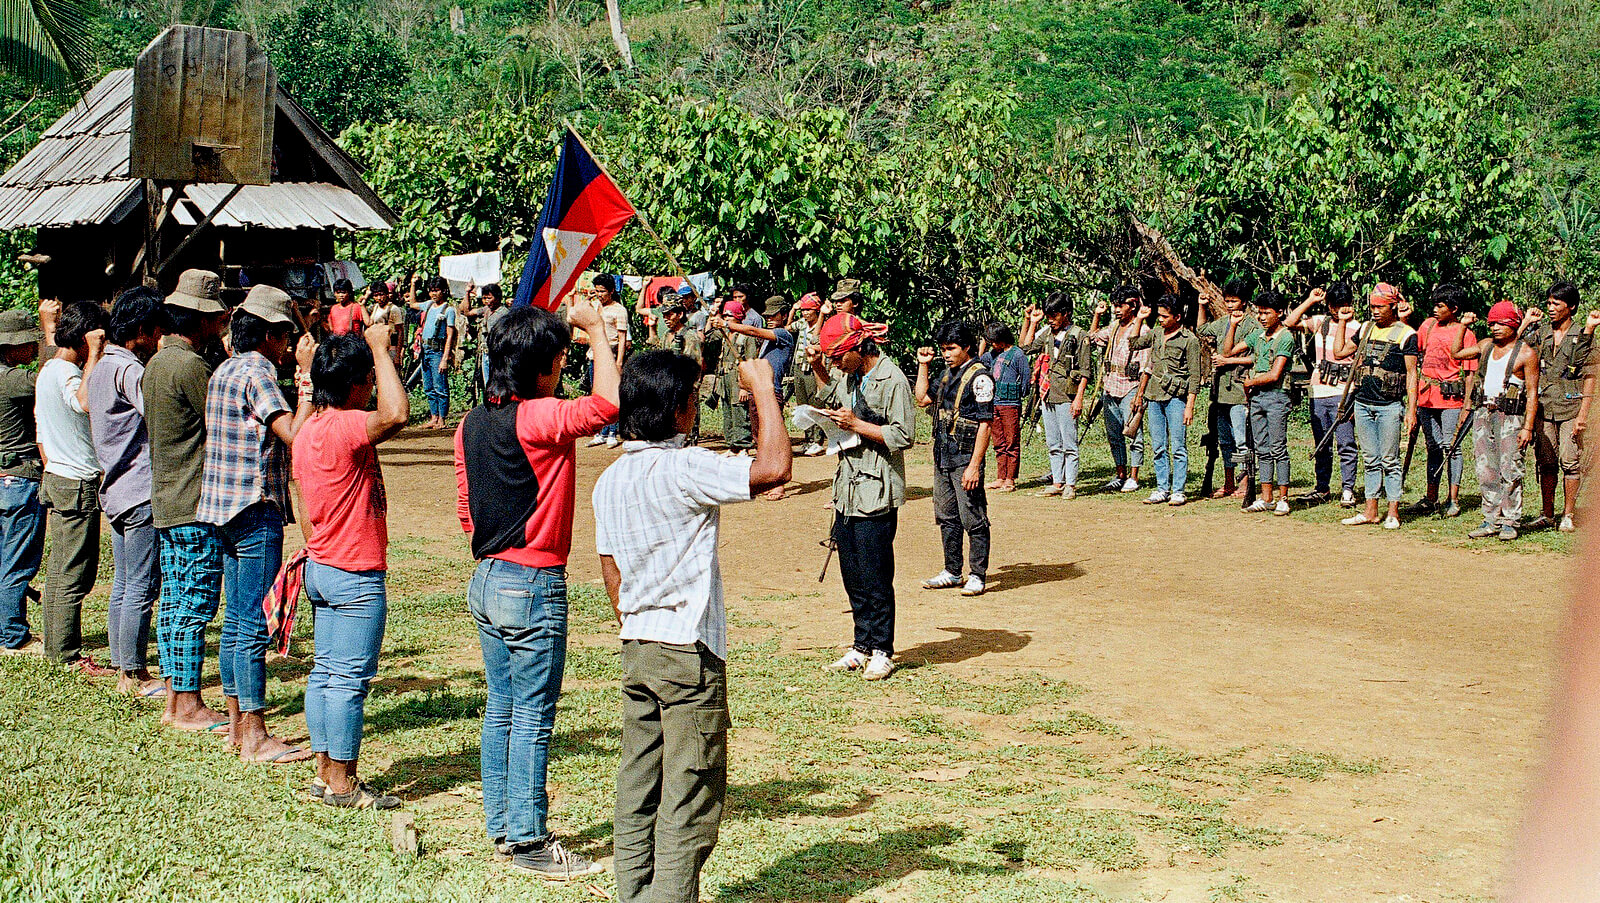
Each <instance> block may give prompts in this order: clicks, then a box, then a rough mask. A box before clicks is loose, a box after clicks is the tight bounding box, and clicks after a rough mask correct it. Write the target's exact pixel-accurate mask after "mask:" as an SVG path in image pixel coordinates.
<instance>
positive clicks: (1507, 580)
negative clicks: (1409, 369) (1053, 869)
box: [383, 430, 1571, 901]
mask: <svg viewBox="0 0 1600 903" xmlns="http://www.w3.org/2000/svg"><path fill="white" fill-rule="evenodd" d="M918 451H919V452H920V454H914V455H913V463H912V464H911V466H910V468H909V471H910V473H909V477H910V484H911V495H912V497H913V500H912V501H910V502H909V503H908V504H907V505H906V507H905V508H904V509H903V510H902V512H901V520H900V533H899V539H898V541H897V543H896V549H895V554H896V559H897V565H898V567H897V579H896V585H897V588H898V591H899V611H898V624H897V645H898V646H899V658H900V659H901V660H904V661H929V662H933V663H936V664H938V665H939V666H940V669H941V670H942V671H944V672H946V673H949V674H952V675H955V676H958V677H962V678H966V679H971V680H974V681H979V682H989V681H995V680H999V679H1002V678H1004V677H1006V676H1008V675H1011V674H1015V673H1023V672H1039V673H1041V674H1044V675H1047V676H1050V677H1055V678H1059V679H1063V680H1067V681H1070V682H1072V683H1074V684H1078V685H1081V686H1083V687H1086V688H1088V690H1089V692H1088V694H1087V695H1086V697H1085V698H1084V699H1083V700H1082V704H1083V705H1084V706H1085V707H1092V708H1093V709H1094V711H1096V712H1097V713H1099V714H1100V715H1103V716H1105V717H1108V718H1111V719H1113V720H1114V721H1116V722H1117V723H1119V724H1120V725H1122V726H1123V727H1124V729H1125V730H1127V731H1128V732H1129V733H1130V734H1131V735H1133V736H1135V737H1137V738H1139V739H1141V740H1143V741H1145V742H1150V743H1157V742H1160V743H1170V744H1173V745H1177V746H1187V747H1192V748H1201V749H1211V750H1226V749H1233V748H1239V747H1260V746H1264V745H1266V746H1270V745H1274V744H1286V745H1290V746H1294V747H1299V748H1305V749H1312V750H1317V751H1321V752H1327V753H1332V754H1335V755H1337V756H1340V757H1344V758H1348V759H1352V760H1370V759H1381V760H1382V761H1383V763H1384V766H1385V767H1384V769H1383V772H1382V773H1381V774H1380V775H1378V776H1377V777H1375V778H1373V779H1372V780H1370V781H1368V782H1366V783H1363V784H1361V785H1360V787H1359V788H1358V789H1357V790H1356V791H1353V792H1352V791H1350V790H1348V789H1346V788H1324V785H1313V786H1312V787H1311V788H1310V790H1309V792H1305V793H1298V794H1295V795H1293V796H1292V797H1291V796H1288V795H1285V796H1284V797H1283V798H1281V799H1280V798H1275V797H1274V796H1273V795H1272V794H1270V793H1266V794H1260V795H1259V796H1257V797H1256V798H1255V799H1253V800H1249V801H1248V803H1247V811H1252V812H1253V813H1254V814H1258V815H1260V816H1261V817H1263V818H1270V819H1271V820H1272V821H1273V822H1274V823H1276V824H1280V825H1288V826H1294V828H1293V830H1292V831H1291V834H1292V833H1294V832H1303V833H1305V834H1306V835H1310V836H1326V835H1335V836H1338V837H1341V838H1343V839H1344V840H1345V842H1343V843H1336V844H1315V845H1310V844H1297V843H1293V842H1288V843H1284V844H1282V845H1280V846H1274V847H1269V848H1264V849H1250V850H1244V851H1239V852H1235V853H1233V854H1231V855H1232V857H1234V858H1235V861H1236V864H1237V867H1238V868H1239V869H1240V870H1242V871H1248V872H1249V873H1250V874H1251V876H1252V878H1253V879H1254V880H1255V881H1256V882H1257V885H1256V886H1258V887H1260V888H1262V889H1264V890H1267V891H1269V892H1270V893H1271V894H1272V898H1273V899H1302V900H1329V901H1333V900H1352V899H1386V900H1387V899H1395V900H1405V899H1409V900H1468V899H1480V898H1487V897H1488V896H1489V895H1491V894H1492V893H1493V891H1494V888H1495V885H1496V881H1497V879H1498V875H1499V873H1500V871H1501V867H1502V861H1503V857H1504V854H1505V849H1506V846H1507V844H1508V841H1509V838H1510V835H1511V832H1512V830H1513V829H1514V825H1515V821H1516V819H1517V817H1518V813H1519V810H1520V807H1521V798H1522V795H1523V792H1524V786H1525V784H1526V782H1527V780H1528V777H1529V774H1530V768H1531V765H1532V763H1533V761H1534V757H1535V755H1536V754H1537V750H1538V746H1539V739H1540V737H1541V735H1542V722H1543V719H1544V713H1545V707H1546V697H1547V693H1548V690H1549V688H1550V684H1551V679H1552V672H1553V660H1554V654H1555V638H1556V633H1557V628H1558V622H1559V620H1560V615H1561V610H1562V608H1563V605H1564V602H1565V586H1566V584H1567V578H1568V572H1569V568H1570V566H1571V562H1570V560H1569V559H1568V558H1566V557H1564V556H1557V555H1551V554H1502V553H1499V552H1497V551H1493V550H1487V551H1483V552H1474V551H1464V550H1461V549H1456V548H1448V547H1444V546H1440V545H1438V544H1432V543H1428V542H1425V541H1421V540H1418V539H1414V538H1410V537H1406V536H1404V535H1395V534H1390V533H1386V532H1384V531H1381V530H1376V529H1364V530H1355V529H1352V530H1340V529H1338V528H1333V527H1328V526H1324V525H1320V524H1306V523H1299V522H1295V521H1294V520H1292V519H1287V518H1283V519H1280V518H1272V517H1264V516H1261V517H1247V516H1245V515H1242V514H1241V513H1239V512H1238V510H1237V509H1236V508H1235V507H1234V506H1233V505H1232V504H1230V503H1223V502H1212V503H1195V504H1191V505H1189V506H1188V507H1186V508H1183V509H1170V508H1165V507H1162V508H1156V509H1151V508H1147V507H1144V506H1142V505H1139V504H1137V502H1136V501H1135V500H1134V499H1132V498H1129V497H1126V496H1123V497H1117V496H1095V495H1090V496H1084V497H1080V498H1079V499H1077V500H1074V501H1072V502H1062V501H1059V500H1056V499H1042V498H1036V497H1033V496H1032V494H1031V493H1029V492H1018V493H1015V494H1010V495H992V496H991V500H990V515H991V519H992V521H993V523H994V541H993V548H994V550H993V555H992V562H991V566H990V573H991V577H990V587H991V589H990V591H989V592H988V594H987V595H985V596H983V597H981V598H978V599H966V598H962V597H960V596H959V595H956V594H954V592H953V591H952V592H941V593H930V592H928V591H924V590H922V589H920V587H919V583H920V581H921V580H922V579H924V578H926V577H927V576H929V575H930V574H932V573H934V572H936V571H937V570H939V566H940V553H939V542H938V534H937V531H936V530H935V528H934V525H933V515H932V509H931V502H930V500H929V488H928V487H929V485H930V475H929V472H928V465H927V463H926V449H921V448H919V450H918ZM617 454H618V453H617V452H614V451H608V450H605V449H586V448H580V449H579V499H580V504H579V506H578V518H577V524H576V527H575V530H574V542H573V555H572V560H571V566H570V571H571V574H572V577H573V578H574V579H575V580H595V579H597V578H598V564H597V561H596V559H595V556H594V554H593V525H592V515H591V514H590V512H589V507H588V499H589V492H590V489H591V487H592V486H593V483H594V480H595V478H596V477H597V476H598V475H599V473H600V472H601V470H603V468H604V467H605V466H606V465H607V464H608V463H609V462H610V461H612V460H613V459H615V458H616V457H617ZM383 460H384V464H385V476H386V480H387V484H388V490H389V495H390V501H391V514H390V530H391V533H392V535H393V536H394V537H396V538H398V537H402V536H405V535H407V534H408V533H409V534H413V535H417V536H422V537H432V538H438V537H450V536H459V533H458V532H457V524H456V519H455V515H454V477H453V475H452V472H451V465H450V453H449V437H448V435H447V434H444V433H431V434H430V433H425V432H422V431H416V430H413V431H411V432H408V433H407V434H406V435H405V436H404V437H402V438H401V439H399V440H397V441H395V442H394V443H392V444H391V445H389V446H385V448H384V452H383ZM833 466H834V462H833V459H831V458H814V459H797V460H796V465H795V479H796V483H797V486H796V485H795V484H792V485H791V492H790V495H789V497H788V498H787V499H785V500H784V501H782V502H776V503H774V502H767V501H757V502H752V503H750V504H747V505H740V506H734V507H732V508H730V509H728V510H727V511H726V512H725V513H724V515H723V521H722V524H723V530H722V536H723V545H722V556H723V558H722V566H723V576H724V579H725V581H726V586H727V591H728V600H729V610H730V613H731V616H732V617H733V619H734V620H735V622H737V620H738V618H739V616H740V615H743V616H745V617H747V618H759V619H761V620H764V621H770V622H773V623H776V624H779V625H781V626H782V627H783V628H785V634H784V635H785V637H786V639H785V643H786V645H787V646H788V647H789V648H790V649H792V650H820V649H826V648H833V647H835V646H840V645H842V644H844V643H846V642H847V641H848V638H849V636H850V622H849V617H848V614H847V611H848V606H847V604H846V602H845V600H844V594H843V590H842V588H841V586H840V583H839V576H838V568H837V563H836V562H835V566H834V567H833V568H831V569H830V572H829V574H828V577H827V580H826V581H825V582H823V583H821V584H819V583H818V582H817V572H818V570H819V569H820V567H821V565H822V559H823V555H824V553H823V551H822V549H821V548H820V547H819V546H818V540H820V539H821V538H822V537H823V536H824V535H825V533H826V529H827V524H828V523H829V520H830V518H831V509H829V508H827V507H825V506H826V504H827V502H828V500H829V481H830V479H831V476H832V473H833ZM1023 476H1024V478H1027V477H1029V476H1030V475H1029V474H1026V473H1025V474H1024V475H1023ZM762 600H765V601H762ZM738 639H739V630H738V629H735V630H734V640H735V641H737V640H738ZM815 654H817V655H819V656H820V655H822V654H823V653H822V652H816V653H815ZM737 683H738V675H737V674H730V684H731V685H732V686H733V688H734V694H733V695H734V696H735V697H736V696H737ZM736 733H737V732H736ZM997 742H998V741H997ZM737 752H738V740H737V737H736V736H735V738H734V754H735V755H737ZM1319 788H1322V789H1319ZM1199 880H1200V878H1199V877H1197V873H1191V872H1188V871H1186V870H1185V869H1184V868H1183V863H1182V862H1181V861H1179V862H1169V863H1163V864H1152V865H1151V866H1149V867H1146V868H1143V869H1140V870H1137V871H1134V872H1131V873H1115V874H1108V875H1102V876H1098V878H1096V879H1091V880H1090V883H1091V884H1093V885H1094V886H1095V887H1096V889H1098V890H1100V891H1101V892H1102V893H1104V894H1105V895H1107V896H1109V897H1111V898H1113V899H1125V898H1130V897H1147V898H1151V899H1172V900H1188V899H1206V896H1205V894H1204V893H1203V892H1201V891H1200V889H1199V888H1203V887H1204V886H1205V885H1204V883H1200V884H1198V885H1197V884H1195V882H1196V881H1199Z"/></svg>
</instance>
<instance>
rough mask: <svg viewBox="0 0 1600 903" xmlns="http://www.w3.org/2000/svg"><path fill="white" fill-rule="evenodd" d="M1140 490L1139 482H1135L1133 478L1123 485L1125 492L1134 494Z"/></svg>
mask: <svg viewBox="0 0 1600 903" xmlns="http://www.w3.org/2000/svg"><path fill="white" fill-rule="evenodd" d="M1138 488H1139V481H1138V480H1135V479H1134V478H1133V477H1129V478H1128V479H1127V480H1125V481H1123V484H1122V491H1123V492H1133V491H1134V490H1136V489H1138Z"/></svg>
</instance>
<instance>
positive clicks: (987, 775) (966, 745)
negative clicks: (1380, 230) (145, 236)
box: [0, 537, 1381, 903]
mask: <svg viewBox="0 0 1600 903" xmlns="http://www.w3.org/2000/svg"><path fill="white" fill-rule="evenodd" d="M396 545H397V550H396V551H395V552H394V554H395V555H396V558H397V560H403V561H406V562H407V564H406V565H405V566H404V570H403V571H402V572H401V573H403V574H405V575H406V577H405V579H401V580H395V581H391V593H390V620H389V631H388V636H387V638H386V643H385V648H384V656H383V659H382V662H381V664H380V667H379V675H378V680H377V681H376V682H375V683H374V686H373V692H372V695H371V696H370V697H369V699H368V703H367V723H366V736H365V739H364V741H363V747H362V773H363V776H364V777H365V778H366V779H367V780H369V781H370V782H371V783H373V784H374V785H376V786H378V787H380V788H383V789H386V790H389V791H391V792H394V793H396V794H398V795H399V796H401V797H402V798H403V799H405V800H406V801H407V803H408V807H409V808H410V809H411V810H412V811H413V812H414V813H415V814H416V816H417V819H418V822H419V824H420V825H421V827H422V828H423V831H424V833H423V846H424V855H423V856H422V857H421V858H418V859H404V858H397V857H396V856H395V854H393V853H392V852H391V851H390V850H389V846H388V843H387V840H386V837H385V824H386V822H385V820H384V819H383V818H382V817H380V816H376V815H374V814H372V813H348V812H340V811H335V810H332V809H328V808H326V807H322V806H318V805H316V804H313V803H309V802H307V801H306V800H305V799H304V796H303V792H302V786H303V784H304V783H305V782H306V781H307V780H309V774H310V772H309V769H308V768H307V767H305V766H294V767H283V768H266V767H260V766H248V767H247V766H245V765H243V764H241V763H240V762H239V761H238V760H237V759H236V758H234V757H232V756H229V755H227V754H226V752H225V751H224V749H223V745H222V743H221V742H220V741H219V740H218V739H217V738H215V737H210V736H203V737H202V736H193V735H187V734H176V733H174V732H170V731H167V730H165V729H162V728H161V727H160V726H159V725H158V724H157V718H158V715H159V708H158V706H156V705H154V704H150V703H143V702H138V701H134V700H130V699H127V698H125V697H120V696H117V695H115V694H112V693H109V692H107V690H106V689H105V688H104V686H103V685H99V684H94V683H90V682H89V681H86V680H84V679H82V678H79V677H77V676H74V675H72V674H68V673H66V672H64V671H62V670H61V669H59V668H56V667H54V666H50V665H47V664H45V663H43V662H41V661H38V660H31V659H16V658H11V659H0V759H3V760H4V761H5V762H6V763H7V766H8V767H7V769H5V770H4V772H3V773H0V811H3V812H5V813H6V815H5V817H4V818H0V863H3V864H4V868H0V899H5V900H11V899H16V900H41V901H58V900H59V901H67V900H73V901H88V903H100V901H105V903H110V901H118V903H120V901H146V900H149V901H156V900H167V899H174V898H176V899H222V898H230V899H231V898H237V899H249V900H260V901H269V903H276V901H300V900H322V899H339V900H359V901H364V903H365V901H375V903H409V901H422V900H429V901H433V900H442V901H456V900H460V901H480V900H490V901H496V903H502V901H503V903H512V901H570V903H576V901H580V900H592V899H596V896H595V895H594V893H593V892H592V891H590V890H589V889H588V887H589V884H588V883H585V884H580V885H577V886H573V887H558V886H551V885H546V884H544V883H541V882H538V881H535V880H530V879H527V878H524V877H522V876H520V875H517V874H514V873H511V872H509V871H508V870H507V869H506V868H505V866H504V865H502V864H500V863H496V862H494V861H492V859H491V857H490V848H489V846H488V839H487V837H485V836H484V830H483V827H482V821H481V819H482V810H481V803H480V801H479V795H480V793H481V784H480V781H479V761H478V760H479V729H480V723H479V722H480V719H481V717H482V714H483V709H484V705H485V699H486V693H487V688H486V684H485V680H484V676H483V671H482V660H481V656H480V652H479V649H478V641H477V632H476V627H475V625H474V623H473V621H472V619H471V617H470V615H469V614H468V613H467V611H466V604H465V595H466V585H465V584H466V581H467V580H468V579H469V576H470V573H471V567H472V563H471V562H470V560H468V559H467V557H466V552H465V549H464V548H462V547H461V546H460V544H457V543H445V542H437V541H427V540H421V539H416V538H413V537H408V538H405V539H402V540H400V541H398V542H397V544H396ZM569 592H570V597H569V624H570V632H571V636H572V641H571V643H570V644H569V646H568V654H567V666H566V677H567V679H568V685H567V687H566V688H565V691H564V692H563V694H562V697H561V700H560V703H559V705H558V707H557V715H556V723H555V734H554V737H553V740H552V749H551V759H550V786H551V816H550V817H551V826H552V828H553V830H555V831H556V833H557V834H558V835H559V836H561V837H562V838H564V839H566V840H568V841H569V842H570V845H571V846H572V847H574V848H576V849H578V850H579V851H581V852H583V853H585V854H587V855H591V856H605V855H608V854H609V852H610V837H611V806H612V803H613V792H614V784H615V779H616V763H617V755H618V752H619V750H620V747H621V725H620V722H619V717H618V716H619V712H620V708H621V703H620V696H619V694H618V692H617V689H616V686H615V684H616V681H617V679H618V677H619V674H618V667H619V660H618V655H617V644H616V641H615V626H614V624H613V623H612V620H611V610H610V604H609V602H608V600H607V599H606V597H605V593H604V590H603V589H602V588H601V587H600V586H598V585H596V584H590V583H581V584H573V585H572V586H571V587H570V590H569ZM85 615H86V618H85V620H86V624H85V632H86V634H87V635H89V636H90V637H91V638H92V637H93V636H94V635H95V632H96V631H99V630H103V616H104V607H103V605H100V604H94V605H90V606H86V608H85ZM761 623H764V622H757V621H754V620H753V619H752V621H751V622H749V623H747V624H746V625H745V626H746V627H747V628H748V629H749V630H750V631H752V634H751V636H752V639H751V641H747V642H743V643H740V644H739V645H737V646H735V647H734V648H733V649H732V650H731V654H730V657H729V670H728V673H729V690H730V693H729V695H730V701H731V706H732V710H733V715H734V723H735V730H734V732H733V733H732V734H731V735H730V736H731V743H732V750H731V753H730V774H729V785H730V786H729V793H728V806H727V810H726V817H725V820H724V823H723V829H722V839H721V842H720V843H719V845H718V847H717V850H716V852H715V854H714V855H713V856H712V858H711V861H710V863H709V864H708V866H707V871H706V874H705V885H704V891H703V896H704V898H705V899H707V900H716V901H720V903H779V901H795V903H813V901H835V900H845V899H880V898H884V899H915V900H918V901H933V903H941V901H949V903H1017V901H1022V903H1031V901H1057V900H1060V901H1081V900H1091V899H1096V897H1095V894H1094V893H1093V891H1091V890H1090V889H1089V888H1087V887H1085V886H1084V885H1082V884H1079V883H1076V882H1074V881H1073V880H1072V876H1071V875H1069V874H1067V875H1064V874H1049V875H1041V874H1038V873H1036V872H1032V871H1025V870H1024V869H1025V868H1026V869H1050V870H1054V871H1057V872H1061V871H1074V870H1081V871H1086V872H1100V871H1128V870H1135V869H1140V868H1143V867H1145V866H1146V865H1148V864H1149V863H1151V862H1162V861H1171V858H1172V856H1173V854H1174V853H1175V852H1177V851H1199V852H1200V853H1202V854H1203V855H1207V856H1223V855H1226V854H1227V853H1228V851H1230V850H1233V849H1236V848H1239V847H1259V846H1268V845H1271V844H1273V843H1276V842H1278V834H1277V832H1276V830H1275V829H1273V828H1271V827H1270V826H1248V825H1241V824H1239V823H1238V822H1237V821H1236V820H1235V819H1233V818H1232V817H1231V816H1230V812H1229V809H1230V800H1228V799H1226V798H1224V797H1223V796H1222V795H1221V793H1222V792H1223V791H1219V790H1218V789H1217V788H1225V787H1229V786H1235V787H1236V786H1239V785H1241V784H1247V783H1248V782H1249V781H1250V780H1251V779H1253V778H1257V777H1260V776H1265V775H1275V776H1279V777H1292V778H1299V779H1301V780H1305V781H1311V780H1317V779H1319V778H1321V777H1323V776H1324V775H1326V774H1329V773H1340V774H1352V775H1370V774H1376V773H1378V772H1379V771H1380V770H1381V767H1380V766H1379V765H1378V764H1377V763H1363V762H1352V761H1349V760H1345V759H1341V758H1339V757H1336V756H1331V755H1322V754H1316V753H1307V752H1303V751H1300V750H1295V749H1288V748H1285V749H1281V750H1277V751H1274V752H1273V753H1271V754H1270V755H1268V756H1266V757H1265V758H1264V759H1261V760H1260V761H1259V762H1256V763H1255V764H1251V763H1252V759H1251V757H1249V756H1248V755H1247V753H1249V750H1230V751H1224V752H1221V753H1205V752H1192V751H1187V750H1182V749H1177V748H1175V747H1170V746H1161V745H1157V746H1142V745H1134V744H1128V743H1109V744H1088V745H1085V744H1082V743H1079V742H1074V738H1077V737H1080V736H1081V735H1085V734H1088V735H1098V736H1104V737H1109V738H1120V737H1123V736H1125V735H1124V733H1123V730H1122V728H1121V727H1120V726H1118V725H1116V724H1113V723H1111V722H1109V721H1106V720H1105V719H1103V718H1100V717H1099V716H1097V715H1095V714H1094V713H1092V712H1089V711H1083V710H1078V709H1069V708H1067V705H1068V704H1069V703H1070V702H1071V701H1072V700H1074V699H1076V698H1078V697H1079V696H1080V695H1081V693H1082V690H1081V689H1080V688H1079V687H1076V686H1074V685H1072V684H1069V683H1067V682H1064V681H1059V680H1055V679H1052V678H1049V677H1046V676H1043V675H1038V674H1022V675H1017V676H1014V677H1009V678H1006V679H1003V680H997V681H989V682H983V683H978V682H971V681H966V680H962V679H959V678H957V677H955V676H953V675H951V674H948V673H946V672H944V671H942V670H941V668H940V666H938V665H922V666H918V667H908V668H906V669H904V670H903V671H901V672H900V674H899V675H897V677H896V678H895V679H894V680H892V681H889V682H886V683H884V684H877V685H875V684H868V683H865V682H863V681H861V680H859V679H851V678H847V677H840V676H838V675H831V674H825V673H823V672H821V671H820V670H819V669H818V668H817V662H816V660H815V659H814V658H813V657H810V656H808V655H802V654H794V653H786V652H784V651H783V650H782V648H781V645H780V643H779V640H778V633H779V630H780V628H769V627H762V626H760V624H761ZM310 646H311V643H310V637H309V632H308V631H307V632H305V633H304V634H302V636H301V637H300V639H299V640H298V641H297V643H296V645H295V650H294V651H295V654H296V658H294V659H284V660H278V661H274V662H272V663H271V664H270V665H269V681H268V717H269V720H270V721H271V723H272V724H273V725H274V727H275V729H277V730H278V731H279V732H281V733H283V734H285V735H287V736H289V737H300V738H303V737H304V722H303V715H302V711H303V702H304V679H305V674H306V671H307V670H308V669H309V667H310V652H311V648H310ZM209 649H210V650H211V652H210V654H211V659H210V661H209V662H208V664H207V666H206V673H207V676H208V677H211V676H213V675H214V674H215V634H214V633H213V634H212V639H211V645H210V647H209ZM208 692H209V693H212V694H213V697H212V701H213V703H215V702H217V699H216V697H215V695H214V694H215V689H214V688H213V689H210V690H208ZM1017 725H1022V726H1024V727H1026V728H1027V729H1028V730H1029V735H1028V736H1030V737H1032V738H1035V740H1036V742H1033V741H1030V742H1027V743H1015V742H1008V740H1009V739H1010V738H1011V737H1014V736H1015V734H1014V733H1012V732H1013V731H1014V730H1015V728H1016V726H1017ZM997 731H999V732H1001V733H1000V734H998V735H997V734H996V732H997ZM1299 786H1300V785H1299V784H1298V783H1297V782H1288V783H1281V784H1279V785H1277V786H1276V787H1275V788H1274V789H1278V790H1282V791H1283V792H1285V793H1293V792H1295V790H1296V788H1297V787H1299ZM1151 809H1153V810H1155V811H1153V812H1152V811H1149V810H1151ZM241 850H247V851H249V854H248V855H245V856H241V855H239V851H241ZM590 883H592V884H593V886H594V887H596V888H598V889H599V890H600V891H602V892H605V893H614V890H613V889H612V887H611V880H610V878H609V877H608V876H597V878H596V879H595V880H594V881H592V882H590Z"/></svg>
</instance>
